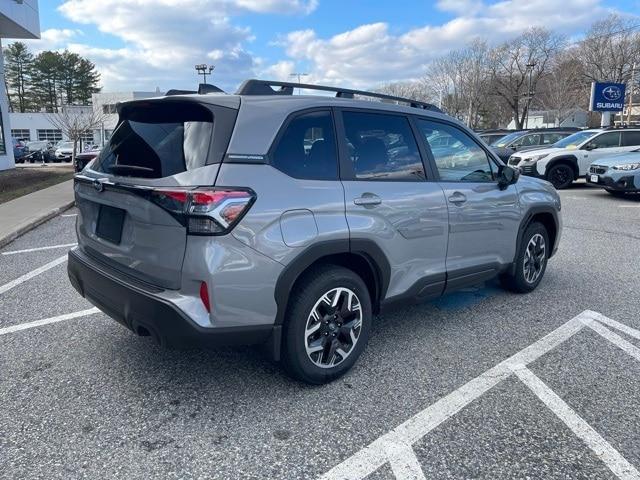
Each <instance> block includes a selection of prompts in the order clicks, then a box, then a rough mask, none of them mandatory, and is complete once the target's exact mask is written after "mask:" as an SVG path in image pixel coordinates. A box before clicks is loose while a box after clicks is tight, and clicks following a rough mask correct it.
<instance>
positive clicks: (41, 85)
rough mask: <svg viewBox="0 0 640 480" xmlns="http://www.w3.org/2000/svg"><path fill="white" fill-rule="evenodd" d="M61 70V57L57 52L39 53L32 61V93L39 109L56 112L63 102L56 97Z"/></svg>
mask: <svg viewBox="0 0 640 480" xmlns="http://www.w3.org/2000/svg"><path fill="white" fill-rule="evenodd" d="M62 69H63V62H62V55H61V54H59V53H58V52H50V51H46V52H41V53H39V54H38V55H37V56H36V58H35V59H34V61H33V73H32V86H33V93H34V96H35V98H36V100H37V102H38V104H39V106H40V108H44V109H45V110H46V111H47V112H57V111H58V106H59V105H60V104H61V101H63V99H61V98H59V96H58V95H59V87H60V79H61V76H62Z"/></svg>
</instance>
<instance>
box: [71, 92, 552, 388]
mask: <svg viewBox="0 0 640 480" xmlns="http://www.w3.org/2000/svg"><path fill="white" fill-rule="evenodd" d="M298 86H299V85H298V84H290V83H285V82H266V81H259V80H249V81H246V82H245V83H244V84H243V85H242V86H241V87H240V89H239V91H238V92H237V93H236V94H235V95H226V94H222V93H204V92H203V93H191V94H189V93H186V94H185V93H184V92H177V93H178V94H173V93H176V92H170V93H171V94H168V95H167V96H165V97H163V98H156V99H145V100H139V101H131V102H126V103H123V104H120V105H119V107H118V112H119V116H120V118H119V123H118V126H117V128H116V130H115V131H114V133H113V135H112V137H111V140H110V143H109V144H108V145H107V146H106V147H105V148H104V149H103V150H102V152H101V154H100V156H99V157H98V158H97V159H96V160H94V161H93V162H91V163H90V164H89V165H88V166H87V167H86V168H85V169H84V170H83V171H82V172H81V173H80V174H77V175H76V178H75V197H76V204H77V206H78V209H79V215H78V220H77V227H76V228H77V235H78V244H79V245H78V247H77V248H76V249H74V250H72V251H71V252H70V254H69V264H68V270H69V278H70V280H71V282H72V284H73V285H74V287H75V288H76V289H77V290H78V292H80V294H82V295H83V296H84V297H85V298H87V299H88V300H89V301H91V302H92V303H93V304H94V305H96V306H97V307H98V308H100V309H101V310H102V311H104V312H105V313H107V314H108V315H110V316H111V317H113V318H114V319H116V320H117V321H119V322H120V323H122V324H123V325H125V326H126V327H127V328H129V329H130V330H132V331H133V332H134V333H136V334H138V335H150V336H151V337H153V338H155V339H156V340H157V341H159V342H160V343H161V344H165V345H180V344H184V343H187V344H193V343H194V342H199V341H202V342H205V343H207V344H258V343H260V344H264V345H265V346H266V347H267V348H268V351H269V353H270V355H271V356H272V357H273V358H274V359H276V360H279V359H281V360H282V363H283V364H284V365H285V367H286V369H287V370H288V372H290V374H292V375H293V376H294V377H296V378H298V379H301V380H303V381H306V382H309V383H324V382H328V381H331V380H333V379H335V378H337V377H338V376H340V375H342V374H343V373H345V372H346V371H347V370H348V369H349V368H351V366H352V365H353V364H354V363H355V362H356V360H357V359H358V357H359V356H360V354H361V353H362V351H363V350H364V348H365V346H366V344H367V339H368V337H369V334H370V330H371V322H372V316H373V315H374V314H376V313H377V312H379V311H380V310H381V309H383V308H386V307H389V306H391V305H394V304H405V305H406V304H407V303H408V302H412V301H423V300H427V299H432V298H435V297H438V296H440V295H443V294H445V293H447V292H450V291H452V290H455V289H459V288H461V287H465V286H469V285H473V284H477V283H479V282H483V281H485V280H487V279H490V278H492V277H495V276H499V277H500V279H501V281H502V283H503V284H504V285H505V286H506V287H507V288H508V289H510V290H513V291H516V292H529V291H531V290H533V289H534V288H536V286H537V285H538V284H539V283H540V281H541V279H542V277H543V275H544V272H545V268H546V266H547V260H548V259H549V258H550V257H551V256H552V255H553V254H554V253H555V251H556V249H557V246H558V243H559V240H560V234H561V219H560V199H559V196H558V194H557V193H556V191H555V189H554V188H553V187H552V186H551V184H549V183H547V182H545V181H542V180H539V179H535V178H526V177H520V178H519V176H518V172H517V171H516V170H515V169H513V168H511V167H508V166H505V165H504V164H502V163H501V162H500V160H499V159H498V158H496V157H495V156H494V154H493V153H492V152H491V151H490V150H489V149H488V147H486V145H485V144H484V143H483V142H482V141H480V140H479V139H478V137H477V136H476V135H475V134H474V133H473V132H472V131H470V130H469V129H468V128H466V127H465V126H463V125H462V124H460V123H459V122H458V121H456V120H454V119H452V118H451V117H448V116H446V115H444V114H442V113H440V112H439V111H438V109H437V108H435V107H433V106H431V105H429V104H425V103H420V102H416V101H413V100H408V99H403V98H398V97H389V96H386V95H381V94H375V93H370V92H362V91H354V90H346V89H334V88H330V87H318V86H312V85H302V88H306V89H316V90H329V91H332V92H334V93H335V94H336V95H335V96H334V97H330V96H321V95H316V96H314V95H295V96H294V95H292V93H293V90H294V88H298ZM354 95H358V96H369V97H381V98H382V99H384V100H386V102H371V101H364V100H357V99H355V98H354ZM390 101H394V102H395V103H390ZM398 103H406V104H407V105H406V106H402V105H399V104H398Z"/></svg>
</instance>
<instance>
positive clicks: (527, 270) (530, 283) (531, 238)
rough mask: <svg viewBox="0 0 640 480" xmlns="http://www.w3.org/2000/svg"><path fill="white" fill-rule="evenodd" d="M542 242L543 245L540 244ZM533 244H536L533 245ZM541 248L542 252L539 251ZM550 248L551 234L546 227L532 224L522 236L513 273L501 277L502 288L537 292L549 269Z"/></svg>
mask: <svg viewBox="0 0 640 480" xmlns="http://www.w3.org/2000/svg"><path fill="white" fill-rule="evenodd" d="M540 240H542V244H540V243H539V241H540ZM532 242H534V243H533V244H531V243H532ZM540 247H541V248H542V252H540V251H539V249H540ZM550 248H551V245H550V244H549V234H548V233H547V229H546V228H545V227H544V225H542V224H541V223H538V222H533V223H531V225H529V226H528V227H527V229H526V230H525V232H524V235H522V240H521V241H520V245H519V246H518V254H517V256H516V260H515V265H514V268H513V273H511V272H510V273H507V274H503V275H501V276H500V282H501V283H502V286H503V287H504V288H505V289H507V290H510V291H512V292H516V293H529V292H531V291H533V290H535V289H536V287H537V286H538V285H539V284H540V281H541V280H542V277H544V272H545V271H546V269H547V261H548V260H549V253H550ZM528 250H529V253H528V252H527V251H528ZM531 255H534V257H537V261H536V258H534V259H532V257H531ZM540 255H541V257H540ZM527 260H528V261H527ZM525 262H527V263H525ZM532 262H533V263H532ZM532 269H533V270H532Z"/></svg>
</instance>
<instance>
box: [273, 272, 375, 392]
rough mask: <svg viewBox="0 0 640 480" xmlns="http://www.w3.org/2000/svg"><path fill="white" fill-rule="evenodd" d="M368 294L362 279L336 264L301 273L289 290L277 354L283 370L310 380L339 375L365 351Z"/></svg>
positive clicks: (327, 379)
mask: <svg viewBox="0 0 640 480" xmlns="http://www.w3.org/2000/svg"><path fill="white" fill-rule="evenodd" d="M371 320H372V308H371V297H370V295H369V290H368V289H367V286H366V285H365V283H364V282H363V281H362V279H361V278H360V277H359V276H358V275H356V274H355V273H354V272H352V271H351V270H348V269H346V268H344V267H340V266H337V265H322V266H319V267H316V268H313V269H312V270H310V271H308V272H306V273H305V274H304V275H303V276H302V277H301V278H300V280H299V281H298V285H297V286H296V288H294V290H293V291H292V292H291V296H290V299H289V307H288V309H287V314H286V316H285V321H284V331H283V348H282V352H283V355H282V359H283V364H284V367H285V369H286V370H287V372H288V373H289V374H290V375H291V376H292V377H294V378H296V379H298V380H301V381H303V382H306V383H310V384H315V385H319V384H323V383H328V382H331V381H333V380H335V379H336V378H338V377H340V376H342V375H344V374H345V373H346V372H347V371H348V370H349V369H350V368H351V367H352V366H353V365H354V364H355V363H356V361H357V360H358V357H360V355H361V354H362V352H363V351H364V349H365V347H366V345H367V341H368V339H369V332H370V330H371Z"/></svg>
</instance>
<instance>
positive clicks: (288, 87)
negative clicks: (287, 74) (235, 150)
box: [236, 79, 442, 112]
mask: <svg viewBox="0 0 640 480" xmlns="http://www.w3.org/2000/svg"><path fill="white" fill-rule="evenodd" d="M273 87H280V88H279V89H278V90H276V89H274V88H273ZM295 88H303V89H305V90H320V91H324V92H336V97H338V98H353V97H354V95H361V96H363V97H371V98H380V99H382V100H392V101H395V102H402V103H406V104H408V105H409V106H411V107H414V108H421V109H423V110H432V111H434V112H442V110H440V109H439V108H438V107H436V106H435V105H432V104H431V103H426V102H420V101H418V100H413V99H411V98H404V97H395V96H393V95H387V94H385V93H377V92H368V91H366V90H352V89H349V88H339V87H328V86H325V85H311V84H308V83H293V82H278V81H271V80H257V79H251V80H245V81H244V82H243V83H242V85H240V88H238V91H237V92H236V95H293V90H294V89H295Z"/></svg>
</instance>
